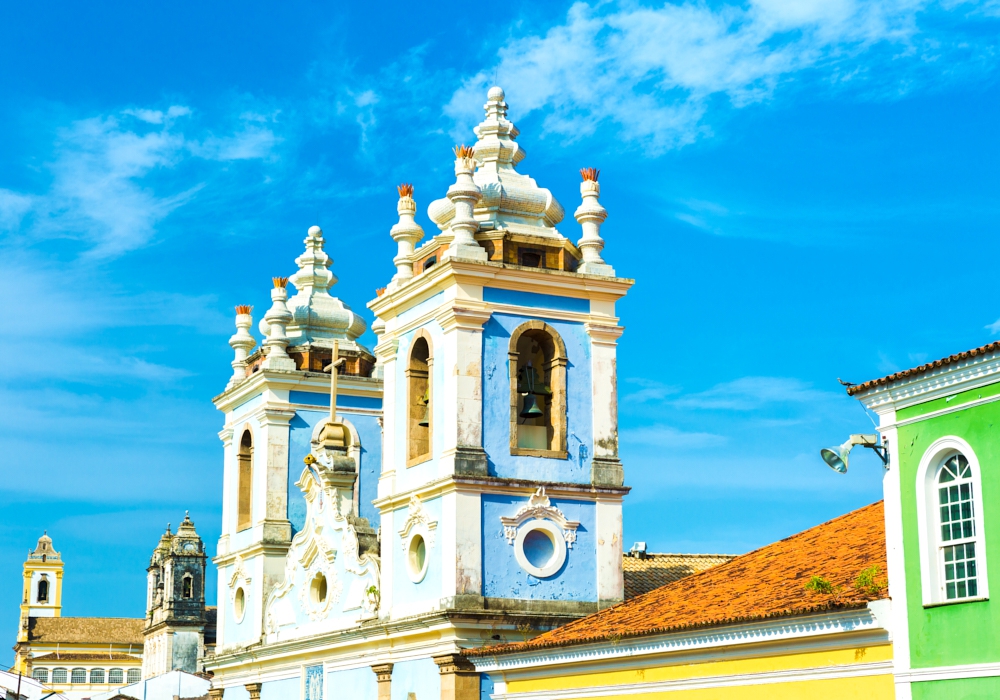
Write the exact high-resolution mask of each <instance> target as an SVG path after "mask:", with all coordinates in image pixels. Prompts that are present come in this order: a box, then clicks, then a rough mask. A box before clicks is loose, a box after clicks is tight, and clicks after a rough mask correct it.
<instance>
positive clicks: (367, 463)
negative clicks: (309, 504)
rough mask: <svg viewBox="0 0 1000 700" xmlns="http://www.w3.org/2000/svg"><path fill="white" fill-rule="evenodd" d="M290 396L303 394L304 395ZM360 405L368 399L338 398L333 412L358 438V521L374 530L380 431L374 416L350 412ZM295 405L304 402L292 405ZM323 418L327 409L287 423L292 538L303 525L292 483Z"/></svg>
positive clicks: (302, 502)
mask: <svg viewBox="0 0 1000 700" xmlns="http://www.w3.org/2000/svg"><path fill="white" fill-rule="evenodd" d="M292 393H293V394H307V392H292ZM309 396H316V397H320V398H323V397H324V395H323V394H309ZM299 398H301V397H299ZM324 400H325V401H329V400H330V396H329V394H326V395H325V399H324ZM360 401H365V402H370V401H371V399H367V398H365V397H359V396H343V397H338V399H337V412H338V413H339V414H340V415H342V416H343V417H344V418H345V419H347V420H348V421H350V422H351V424H352V425H353V426H354V427H355V429H356V430H357V431H358V437H359V438H360V440H361V463H360V464H359V465H358V482H359V484H360V491H359V493H358V509H359V510H360V512H361V517H362V518H368V521H369V522H370V523H371V524H372V527H375V528H377V527H378V525H379V517H378V509H377V508H376V507H375V506H373V505H372V501H373V500H374V499H375V496H376V490H377V489H378V477H379V473H380V471H381V469H382V428H381V427H380V426H379V424H378V417H377V416H373V415H368V414H361V413H352V412H351V410H350V409H351V408H352V407H353V406H352V404H355V403H358V402H360ZM296 403H304V402H302V401H296ZM380 403H381V402H380ZM380 407H381V406H380ZM327 416H329V409H327V410H326V411H322V410H317V411H307V410H298V411H296V412H295V417H294V418H292V420H291V421H290V422H289V429H290V433H289V442H288V519H289V521H291V523H292V534H293V535H294V534H295V533H296V532H298V531H299V530H301V529H302V526H303V525H304V524H305V521H306V502H305V498H304V497H303V495H302V491H301V490H300V489H299V487H298V486H296V485H295V482H296V481H298V480H299V477H300V476H301V475H302V470H303V469H304V468H305V464H304V463H303V461H302V460H303V459H305V456H306V455H307V454H309V450H310V447H311V441H312V435H313V430H314V429H315V427H316V426H317V425H318V424H319V423H320V422H321V421H323V420H325V419H326V418H327Z"/></svg>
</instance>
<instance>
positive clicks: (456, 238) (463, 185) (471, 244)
mask: <svg viewBox="0 0 1000 700" xmlns="http://www.w3.org/2000/svg"><path fill="white" fill-rule="evenodd" d="M454 152H455V184H454V185H452V186H451V187H449V188H448V199H449V200H450V201H451V203H452V205H453V206H454V208H455V216H454V218H452V220H451V234H452V236H453V238H452V240H451V244H450V245H449V246H448V250H447V251H446V253H445V255H444V257H448V258H460V259H465V260H476V261H479V262H486V260H487V259H488V257H489V256H488V254H487V253H486V249H485V248H483V247H482V246H480V245H479V244H478V243H476V239H475V238H474V236H475V234H476V233H477V232H478V231H479V222H478V221H476V219H475V217H473V215H472V214H473V211H474V210H475V208H476V204H478V203H479V200H480V199H482V197H483V194H482V192H481V191H480V190H479V187H478V186H477V185H476V183H475V182H474V181H473V179H472V175H473V173H475V171H476V158H475V149H474V148H473V147H472V146H465V145H458V146H455V148H454Z"/></svg>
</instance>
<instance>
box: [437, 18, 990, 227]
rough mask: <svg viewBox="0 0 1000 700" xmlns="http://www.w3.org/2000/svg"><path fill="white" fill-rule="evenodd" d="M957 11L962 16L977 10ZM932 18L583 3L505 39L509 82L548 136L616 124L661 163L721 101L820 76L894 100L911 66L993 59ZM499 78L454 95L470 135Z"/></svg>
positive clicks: (453, 109)
mask: <svg viewBox="0 0 1000 700" xmlns="http://www.w3.org/2000/svg"><path fill="white" fill-rule="evenodd" d="M954 9H955V10H956V12H957V13H958V14H959V15H960V14H961V12H963V11H965V9H966V8H965V7H964V6H963V7H960V6H955V8H954ZM931 10H933V11H936V12H940V11H941V8H940V6H938V5H934V4H933V3H927V2H920V1H914V0H897V1H895V2H879V3H869V2H860V1H858V2H854V1H852V0H836V1H833V2H823V1H821V0H804V1H801V2H782V1H781V0H755V1H753V2H750V3H749V4H748V5H731V4H730V5H708V4H703V3H692V2H685V3H677V4H674V3H665V4H662V5H659V6H658V7H643V6H641V5H637V4H631V3H630V4H620V5H619V4H610V3H609V4H604V3H599V4H595V5H590V4H587V3H583V2H578V3H576V4H574V5H573V6H572V7H571V8H570V10H569V12H568V14H567V16H566V20H565V22H563V23H561V24H558V25H556V26H553V27H551V28H550V29H548V31H546V32H544V33H541V34H535V35H528V36H523V35H522V36H519V37H517V38H514V39H510V40H507V41H505V42H504V44H503V46H502V47H501V48H499V50H498V62H499V73H500V74H501V75H502V76H503V79H502V81H501V82H503V83H504V84H506V85H508V86H510V91H511V94H512V95H513V96H514V97H515V99H516V102H517V106H518V110H519V113H521V114H524V113H526V112H532V111H541V112H542V113H543V114H544V115H545V116H544V118H543V123H544V128H545V129H546V131H548V132H550V133H553V134H558V135H559V136H561V137H563V138H570V139H574V138H580V137H584V136H587V135H590V134H592V133H594V131H595V130H596V129H597V128H598V126H600V125H602V124H604V123H606V122H610V123H613V124H616V125H617V126H618V128H619V131H620V132H621V134H622V135H623V136H624V137H625V138H627V139H631V140H633V141H634V142H636V143H638V144H641V145H642V146H643V147H645V148H646V149H648V150H649V151H651V152H653V153H656V152H661V151H663V150H666V149H669V148H673V147H677V146H683V145H685V144H688V143H691V142H693V141H695V140H696V139H698V138H699V137H701V136H704V135H708V134H711V133H712V128H711V124H710V123H709V122H708V121H707V120H706V119H705V116H706V113H707V112H708V110H709V107H710V106H711V105H712V104H713V100H717V99H718V98H722V99H724V100H725V101H726V102H728V104H729V105H731V106H732V107H735V108H740V107H744V106H746V105H750V104H754V103H758V102H761V101H763V100H767V99H769V98H770V97H771V96H772V95H774V94H775V91H776V90H777V89H778V88H779V87H780V86H781V85H783V84H786V83H789V82H791V81H794V80H796V79H797V77H799V76H801V75H803V74H804V72H806V71H814V72H816V73H815V74H816V77H817V80H814V81H813V82H814V83H821V84H823V83H825V84H826V85H827V86H828V87H831V88H834V87H835V86H836V85H842V84H846V83H852V82H853V83H857V82H859V81H861V80H867V81H869V82H871V81H877V80H881V79H884V80H892V81H894V83H893V86H892V89H891V90H888V91H886V90H881V91H880V93H879V94H880V95H881V96H883V97H884V96H886V95H891V94H893V92H895V93H897V94H904V93H905V92H906V91H907V90H909V89H911V88H912V85H913V83H914V81H915V77H914V75H912V74H911V72H908V71H907V70H906V69H905V66H906V65H912V66H917V67H920V66H923V65H928V64H932V63H936V64H937V65H938V66H941V68H940V70H941V71H947V72H949V73H950V74H952V75H954V74H956V73H958V72H959V71H957V70H955V67H954V66H953V65H952V66H949V67H944V64H946V63H947V61H943V60H941V59H942V57H945V56H948V55H949V54H950V53H951V52H953V51H957V52H962V53H963V56H966V57H968V56H967V55H968V54H970V53H971V54H977V53H979V54H981V53H983V52H978V51H977V46H976V45H975V43H976V42H975V41H972V40H970V38H969V37H967V36H954V37H949V36H934V35H929V34H925V33H923V31H922V30H923V27H922V26H921V20H922V19H927V18H928V16H929V15H931V14H932V12H931ZM932 21H933V20H932V19H928V23H931V22H932ZM880 49H881V51H878V50H880ZM876 53H877V54H878V55H877V56H875V55H873V54H876ZM986 54H988V51H987V52H986ZM975 58H977V57H974V58H973V60H974V59H975ZM878 61H882V62H885V63H892V64H893V66H894V70H893V71H891V76H892V77H891V78H890V77H885V76H884V74H883V72H881V71H878V70H871V68H872V66H873V64H875V63H877V62H878ZM885 73H890V72H888V71H887V72H885ZM493 74H494V69H493V66H491V67H490V68H489V69H488V70H483V71H481V72H480V73H477V74H476V75H474V76H472V77H470V78H469V79H468V80H466V81H465V83H464V84H463V85H462V87H461V88H460V89H459V90H458V91H456V92H455V93H454V94H453V96H452V98H451V100H450V102H449V103H448V105H447V106H446V108H445V111H446V113H447V114H449V115H450V116H452V117H453V118H455V119H456V121H457V122H458V126H457V130H458V131H459V132H461V133H463V134H464V133H466V130H467V128H468V126H469V124H470V123H473V120H474V119H475V118H477V117H478V115H477V114H476V113H475V110H476V108H478V106H479V104H480V103H481V102H482V94H483V90H484V88H485V87H486V86H487V84H488V83H489V82H491V80H492V78H493ZM695 225H697V224H695Z"/></svg>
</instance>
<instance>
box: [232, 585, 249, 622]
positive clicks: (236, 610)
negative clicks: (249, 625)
mask: <svg viewBox="0 0 1000 700" xmlns="http://www.w3.org/2000/svg"><path fill="white" fill-rule="evenodd" d="M246 611H247V594H246V593H245V592H244V591H243V586H240V587H239V588H237V589H236V593H235V595H233V617H234V618H235V619H236V623H237V624H239V623H241V622H243V616H244V615H245V614H246Z"/></svg>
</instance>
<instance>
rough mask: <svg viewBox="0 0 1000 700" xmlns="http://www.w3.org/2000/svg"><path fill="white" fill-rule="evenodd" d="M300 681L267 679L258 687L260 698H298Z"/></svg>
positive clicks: (227, 694)
mask: <svg viewBox="0 0 1000 700" xmlns="http://www.w3.org/2000/svg"><path fill="white" fill-rule="evenodd" d="M301 688H302V681H301V679H299V678H286V679H284V680H280V681H267V682H265V683H263V684H262V685H261V687H260V700H299V697H300V696H301V692H300V691H301ZM225 697H226V700H229V690H226V695H225Z"/></svg>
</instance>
